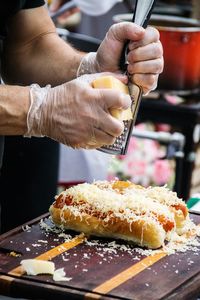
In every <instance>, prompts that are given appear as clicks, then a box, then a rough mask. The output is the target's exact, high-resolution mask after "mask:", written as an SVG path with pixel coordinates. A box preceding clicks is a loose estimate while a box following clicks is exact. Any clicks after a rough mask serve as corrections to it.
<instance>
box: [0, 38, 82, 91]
mask: <svg viewBox="0 0 200 300" xmlns="http://www.w3.org/2000/svg"><path fill="white" fill-rule="evenodd" d="M12 49H13V50H12ZM81 57H82V54H80V53H79V52H78V51H76V50H74V49H73V48H71V46H70V45H67V44H66V43H65V42H64V41H63V40H61V39H60V38H59V37H58V36H57V34H56V33H47V34H46V35H44V36H42V37H39V38H37V39H35V40H34V41H32V42H31V44H28V45H26V46H25V47H23V48H20V49H17V50H15V48H11V49H7V51H5V54H4V57H3V78H4V80H5V82H7V83H14V84H26V85H28V84H31V83H34V82H37V83H38V84H40V85H46V84H51V85H53V86H55V85H59V84H61V83H64V82H66V81H69V80H72V79H74V78H75V77H76V73H77V68H78V66H79V64H80V60H81Z"/></svg>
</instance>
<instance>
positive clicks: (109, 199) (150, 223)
mask: <svg viewBox="0 0 200 300" xmlns="http://www.w3.org/2000/svg"><path fill="white" fill-rule="evenodd" d="M133 187H134V189H135V188H136V190H137V192H136V191H135V192H134V191H133V190H134V189H133ZM144 190H145V189H144V188H142V187H140V186H134V185H132V186H131V183H129V182H121V181H115V182H111V183H109V182H107V181H98V182H95V183H93V184H87V183H84V184H79V185H76V186H74V187H71V188H69V189H68V190H66V191H64V192H62V193H61V194H60V195H59V196H57V197H56V201H55V202H54V203H53V204H52V205H51V207H50V214H51V216H52V220H53V221H54V223H55V224H56V225H58V226H63V227H64V228H66V229H72V230H75V231H79V232H80V231H81V232H84V233H86V234H88V235H96V236H102V237H111V238H118V239H123V240H127V241H132V242H134V243H136V244H137V245H140V246H145V247H148V248H152V249H156V248H159V247H161V246H162V245H163V244H164V241H165V240H166V239H169V236H170V233H172V232H174V230H175V229H176V222H177V223H179V225H180V226H181V225H182V222H183V220H182V215H183V214H182V215H181V214H180V216H181V217H180V218H179V219H178V217H175V215H176V214H175V213H174V212H176V208H175V206H174V207H171V206H172V203H170V205H166V203H164V204H163V203H161V202H162V201H160V202H159V201H157V200H155V199H154V198H153V199H152V198H151V197H150V196H149V195H148V193H147V194H145V193H144ZM138 191H141V193H139V192H138ZM175 202H176V201H175ZM175 202H173V203H174V204H173V205H175V204H176V205H180V203H178V204H177V203H175ZM179 211H180V212H181V213H182V211H181V210H179ZM177 216H178V215H177ZM184 220H185V219H184Z"/></svg>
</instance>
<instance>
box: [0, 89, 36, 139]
mask: <svg viewBox="0 0 200 300" xmlns="http://www.w3.org/2000/svg"><path fill="white" fill-rule="evenodd" d="M29 105H30V100H29V87H19V86H7V85H1V86H0V135H22V134H24V133H25V132H26V130H27V125H26V124H27V122H26V118H27V112H28V108H29Z"/></svg>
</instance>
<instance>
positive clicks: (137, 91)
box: [98, 0, 155, 155]
mask: <svg viewBox="0 0 200 300" xmlns="http://www.w3.org/2000/svg"><path fill="white" fill-rule="evenodd" d="M154 3H155V0H136V4H135V10H134V14H133V20H132V21H133V22H135V23H136V24H138V25H140V26H142V27H144V28H145V27H146V26H147V24H148V20H149V18H150V16H151V12H152V9H153V5H154ZM128 43H129V41H127V43H126V44H125V47H124V50H123V55H122V58H123V63H122V69H123V70H125V71H126V69H127V60H126V57H127V54H128ZM126 72H127V71H126ZM127 75H128V74H127ZM128 88H129V94H130V96H131V99H132V106H131V110H132V114H133V117H132V119H130V120H127V121H123V122H124V132H123V133H122V134H121V135H120V136H119V137H117V138H116V140H115V143H114V144H113V145H108V146H107V145H106V146H103V147H101V148H99V149H98V150H100V151H103V152H105V153H109V154H114V155H119V154H120V155H124V154H126V152H127V150H128V144H129V140H130V137H131V134H132V129H133V126H134V125H135V122H136V118H137V113H138V109H139V106H140V102H141V98H142V89H141V88H140V87H139V86H137V85H135V84H132V83H131V82H130V80H129V83H128Z"/></svg>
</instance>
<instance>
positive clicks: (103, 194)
mask: <svg viewBox="0 0 200 300" xmlns="http://www.w3.org/2000/svg"><path fill="white" fill-rule="evenodd" d="M62 195H63V197H70V198H71V199H72V203H73V204H74V205H64V207H63V209H62V210H63V211H64V210H65V209H69V210H71V211H72V212H73V214H74V215H75V216H80V215H81V214H84V211H88V209H89V210H91V215H92V213H94V214H95V212H99V213H100V214H101V216H103V214H108V213H109V214H110V213H111V212H112V214H113V215H114V216H116V217H118V218H120V219H122V220H124V219H125V220H127V221H128V222H132V221H133V219H134V220H135V219H143V218H144V217H145V218H146V217H148V218H151V219H155V215H157V212H159V215H164V216H165V217H166V218H167V219H169V220H171V221H173V214H172V212H171V211H170V210H169V209H168V207H167V206H166V205H163V204H160V203H157V202H155V201H153V200H152V199H151V198H150V197H148V195H145V194H138V193H135V194H134V195H132V194H131V193H128V194H119V193H117V192H116V191H115V190H113V189H109V188H107V189H102V188H101V187H99V186H98V185H94V184H88V183H84V184H79V185H76V186H74V187H71V188H69V189H68V190H66V191H65V192H63V193H62ZM75 204H77V205H78V206H79V207H77V206H76V205H75ZM80 212H81V214H80ZM62 218H63V221H64V217H62V213H61V219H62Z"/></svg>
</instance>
